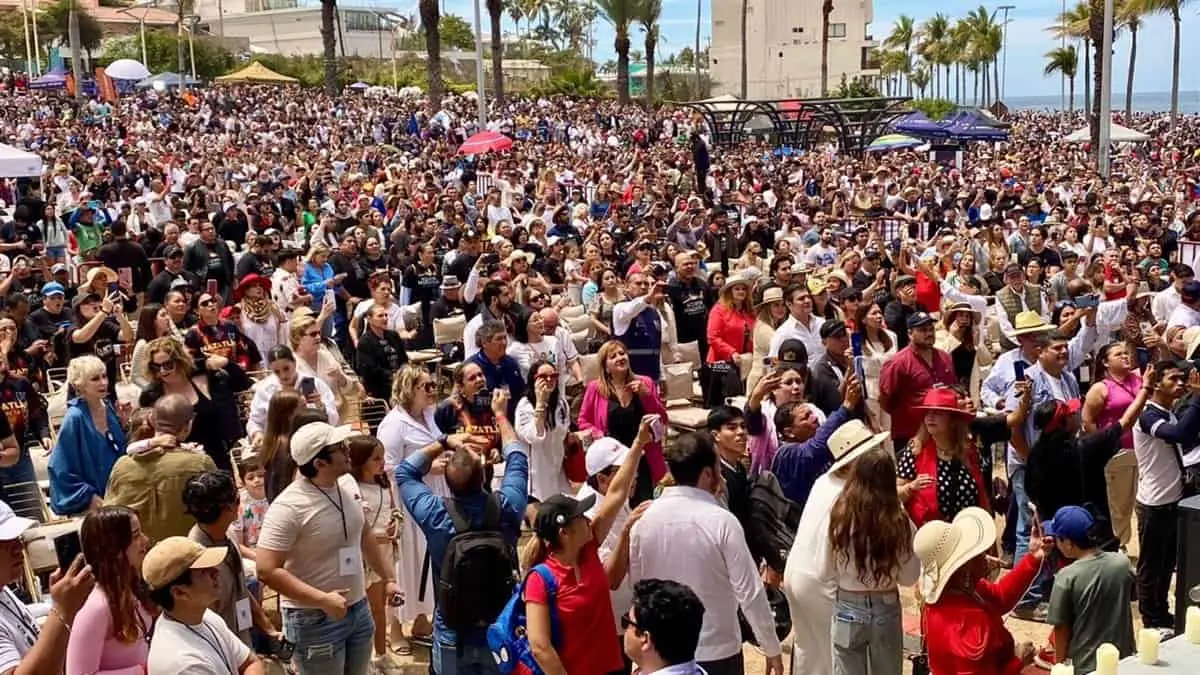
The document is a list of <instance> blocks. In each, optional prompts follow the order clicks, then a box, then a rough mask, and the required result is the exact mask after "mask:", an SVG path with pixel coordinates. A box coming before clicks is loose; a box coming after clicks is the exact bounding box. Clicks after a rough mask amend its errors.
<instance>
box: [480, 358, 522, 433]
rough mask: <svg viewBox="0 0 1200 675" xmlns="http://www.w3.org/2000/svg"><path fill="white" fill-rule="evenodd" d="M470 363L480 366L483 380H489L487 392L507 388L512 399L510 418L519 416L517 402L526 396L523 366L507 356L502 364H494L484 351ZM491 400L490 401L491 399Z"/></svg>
mask: <svg viewBox="0 0 1200 675" xmlns="http://www.w3.org/2000/svg"><path fill="white" fill-rule="evenodd" d="M467 362H468V363H475V364H478V365H479V368H480V370H482V371H483V378H484V379H485V380H487V390H488V391H493V390H495V389H496V388H498V387H507V388H508V393H509V394H511V395H512V398H510V399H509V401H508V417H509V419H512V418H513V417H515V416H516V414H517V402H518V401H520V400H521V398H522V397H523V396H524V395H525V378H523V377H521V366H519V365H517V361H516V359H514V358H513V357H511V356H509V355H507V354H505V355H504V356H503V357H502V358H501V359H500V363H492V362H491V360H489V359H488V357H487V356H485V355H484V353H483V351H482V350H480V351H477V352H475V353H474V354H473V355H472V356H471V358H469V359H467ZM489 400H490V399H489Z"/></svg>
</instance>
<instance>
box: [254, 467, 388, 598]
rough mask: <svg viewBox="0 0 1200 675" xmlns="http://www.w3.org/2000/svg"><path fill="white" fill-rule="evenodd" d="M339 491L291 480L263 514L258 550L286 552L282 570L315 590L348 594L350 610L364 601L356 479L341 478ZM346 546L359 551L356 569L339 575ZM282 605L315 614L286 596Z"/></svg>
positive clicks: (360, 509)
mask: <svg viewBox="0 0 1200 675" xmlns="http://www.w3.org/2000/svg"><path fill="white" fill-rule="evenodd" d="M337 488H338V489H337V490H336V491H334V490H332V489H330V490H322V489H321V488H319V487H317V486H316V485H314V484H313V483H312V482H311V481H309V480H308V479H305V478H297V479H296V480H294V481H292V483H291V485H288V486H287V487H286V488H284V490H283V492H281V493H279V496H278V497H276V498H275V501H273V502H271V506H270V508H268V509H267V516H266V518H264V519H263V524H262V530H261V531H260V532H259V535H258V547H259V548H265V549H267V550H269V551H280V552H286V553H287V555H288V559H287V563H285V564H284V568H285V569H286V570H287V571H289V572H291V573H292V574H293V575H295V576H296V577H297V578H298V579H300V580H301V581H303V582H304V583H306V584H308V585H309V586H312V587H313V588H316V589H317V590H320V591H325V592H330V591H337V590H340V589H349V592H348V593H347V594H346V604H347V605H353V604H354V603H356V602H358V601H359V600H362V599H363V598H364V597H366V584H365V581H366V580H365V577H364V575H363V566H362V564H361V560H362V553H361V551H362V531H363V526H364V525H365V523H366V517H365V514H364V512H363V503H362V497H361V496H360V495H359V493H358V485H357V483H356V482H355V480H354V477H353V476H351V475H349V474H347V475H345V476H342V477H341V478H339V479H338V485H337ZM339 506H340V510H341V512H340V513H339ZM343 524H344V525H345V529H343ZM347 547H352V548H354V549H355V550H358V551H359V560H360V564H358V565H357V566H355V567H354V568H353V569H351V570H350V573H349V574H346V575H342V574H339V567H340V564H339V563H340V561H339V557H340V553H341V550H342V549H343V548H347ZM282 605H283V606H284V607H287V608H289V609H316V608H315V607H309V606H307V605H302V604H300V603H298V602H297V601H296V600H294V599H292V598H289V597H287V596H283V600H282Z"/></svg>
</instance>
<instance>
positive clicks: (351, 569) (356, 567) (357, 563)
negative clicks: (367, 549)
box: [338, 546, 363, 577]
mask: <svg viewBox="0 0 1200 675" xmlns="http://www.w3.org/2000/svg"><path fill="white" fill-rule="evenodd" d="M362 571H363V568H362V550H361V549H359V547H357V546H343V547H342V548H341V549H339V550H338V574H339V575H341V576H343V577H349V576H354V575H355V574H362Z"/></svg>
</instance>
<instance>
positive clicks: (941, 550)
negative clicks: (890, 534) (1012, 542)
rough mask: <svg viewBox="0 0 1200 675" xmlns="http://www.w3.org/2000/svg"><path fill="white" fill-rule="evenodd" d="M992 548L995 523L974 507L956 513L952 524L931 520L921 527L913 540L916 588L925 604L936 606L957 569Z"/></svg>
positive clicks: (994, 542)
mask: <svg viewBox="0 0 1200 675" xmlns="http://www.w3.org/2000/svg"><path fill="white" fill-rule="evenodd" d="M995 545H996V521H994V520H992V517H991V515H989V514H988V512H987V511H984V510H983V509H981V508H979V507H977V506H970V507H967V508H965V509H963V510H962V511H959V512H958V515H957V516H955V517H954V521H953V522H951V523H948V522H946V521H944V520H934V521H931V522H928V523H925V524H924V525H922V526H921V529H919V530H917V535H916V537H914V538H913V552H914V553H916V554H917V558H919V559H920V560H921V577H920V579H919V581H918V582H917V584H918V589H919V590H920V591H921V596H922V597H923V598H924V599H925V602H927V603H930V604H932V603H935V602H937V601H938V598H940V597H942V591H944V590H946V584H947V583H949V582H950V578H951V577H952V576H954V573H955V572H957V571H958V570H959V568H961V567H962V566H963V565H965V564H967V563H968V562H970V561H971V560H973V559H975V557H976V556H978V555H980V554H981V553H984V552H986V551H987V550H988V549H990V548H992V547H993V546H995Z"/></svg>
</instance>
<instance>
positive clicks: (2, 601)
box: [0, 589, 39, 647]
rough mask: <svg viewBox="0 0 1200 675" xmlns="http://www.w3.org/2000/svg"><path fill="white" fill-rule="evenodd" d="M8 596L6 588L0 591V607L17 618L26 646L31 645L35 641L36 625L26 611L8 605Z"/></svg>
mask: <svg viewBox="0 0 1200 675" xmlns="http://www.w3.org/2000/svg"><path fill="white" fill-rule="evenodd" d="M10 597H11V596H10V595H9V591H8V589H4V590H3V591H2V592H0V609H3V610H4V611H5V612H7V613H8V614H10V615H11V616H12V617H13V618H14V619H16V620H17V623H19V624H20V626H21V632H22V633H24V634H25V640H26V641H27V642H29V645H28V646H30V647H32V646H33V644H34V643H35V642H37V638H38V634H39V631H38V627H37V625H36V624H34V623H33V622H32V621H31V620H30V618H31V617H27V615H26V613H25V612H23V611H21V609H20V608H19V607H17V608H14V607H12V606H10V605H9V598H10Z"/></svg>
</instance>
